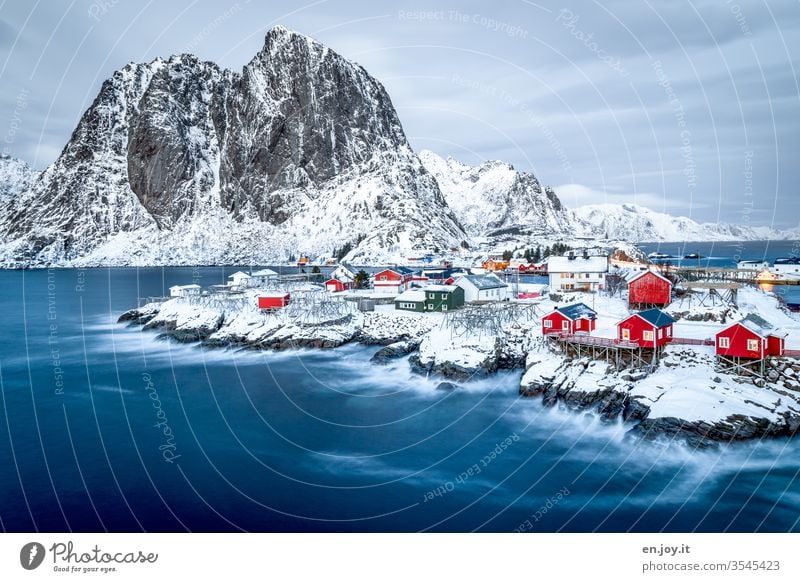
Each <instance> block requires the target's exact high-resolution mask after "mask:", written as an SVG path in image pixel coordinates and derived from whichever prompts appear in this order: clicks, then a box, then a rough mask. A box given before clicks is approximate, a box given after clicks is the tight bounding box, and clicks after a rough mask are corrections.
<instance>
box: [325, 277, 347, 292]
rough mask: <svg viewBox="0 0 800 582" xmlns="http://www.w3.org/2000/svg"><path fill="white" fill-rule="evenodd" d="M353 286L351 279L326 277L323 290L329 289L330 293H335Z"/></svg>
mask: <svg viewBox="0 0 800 582" xmlns="http://www.w3.org/2000/svg"><path fill="white" fill-rule="evenodd" d="M352 288H353V282H352V281H342V280H340V279H328V280H327V281H325V290H326V291H330V292H332V293H336V292H339V291H347V290H348V289H352Z"/></svg>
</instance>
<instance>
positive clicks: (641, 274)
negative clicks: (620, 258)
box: [625, 269, 672, 285]
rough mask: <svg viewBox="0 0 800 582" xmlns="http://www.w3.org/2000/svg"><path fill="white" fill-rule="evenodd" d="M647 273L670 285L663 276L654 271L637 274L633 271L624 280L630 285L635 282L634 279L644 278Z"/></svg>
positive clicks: (670, 282)
mask: <svg viewBox="0 0 800 582" xmlns="http://www.w3.org/2000/svg"><path fill="white" fill-rule="evenodd" d="M648 273H651V274H653V275H655V276H656V277H658V278H659V279H661V280H662V281H666V282H667V283H669V284H670V285H672V281H670V280H669V279H667V278H666V277H665V276H664V275H661V274H660V273H656V272H655V271H651V270H649V269H647V270H645V271H638V272H636V271H634V272H633V273H632V274H630V275H628V276H627V277H626V278H625V279H626V280H627V281H628V285H630V284H631V283H633V282H634V281H636V279H639V278H641V277H644V276H645V275H647V274H648Z"/></svg>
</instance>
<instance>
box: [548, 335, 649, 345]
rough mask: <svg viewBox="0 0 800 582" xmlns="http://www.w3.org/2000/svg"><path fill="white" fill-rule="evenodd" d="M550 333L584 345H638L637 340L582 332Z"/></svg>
mask: <svg viewBox="0 0 800 582" xmlns="http://www.w3.org/2000/svg"><path fill="white" fill-rule="evenodd" d="M550 335H554V336H556V337H557V338H558V339H560V340H565V341H571V342H574V343H579V344H581V345H586V346H600V347H619V348H638V347H639V342H630V341H624V340H619V339H616V338H612V337H597V336H593V335H588V334H582V333H564V332H560V333H556V334H550Z"/></svg>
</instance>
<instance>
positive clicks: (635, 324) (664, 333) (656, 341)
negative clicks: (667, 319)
mask: <svg viewBox="0 0 800 582" xmlns="http://www.w3.org/2000/svg"><path fill="white" fill-rule="evenodd" d="M624 330H629V332H630V337H628V338H626V337H624V335H625V334H624ZM660 330H661V337H658V332H659V330H658V329H656V327H655V326H653V325H651V324H650V323H648V322H646V321H645V320H644V319H642V318H641V317H637V316H636V315H631V316H630V317H628V318H627V319H623V320H622V321H620V322H619V323H618V324H617V339H618V340H621V341H630V342H639V345H640V346H641V347H643V348H660V347H661V346H665V345H667V344H668V343H669V342H671V341H672V324H669V325H665V326H664V327H662V328H660ZM646 331H652V332H653V339H652V340H645V339H644V332H646Z"/></svg>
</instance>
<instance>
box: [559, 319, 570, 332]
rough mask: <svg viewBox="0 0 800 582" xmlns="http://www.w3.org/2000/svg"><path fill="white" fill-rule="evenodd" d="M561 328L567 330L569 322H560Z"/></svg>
mask: <svg viewBox="0 0 800 582" xmlns="http://www.w3.org/2000/svg"><path fill="white" fill-rule="evenodd" d="M561 330H562V331H569V322H568V321H567V320H564V321H562V322H561Z"/></svg>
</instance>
